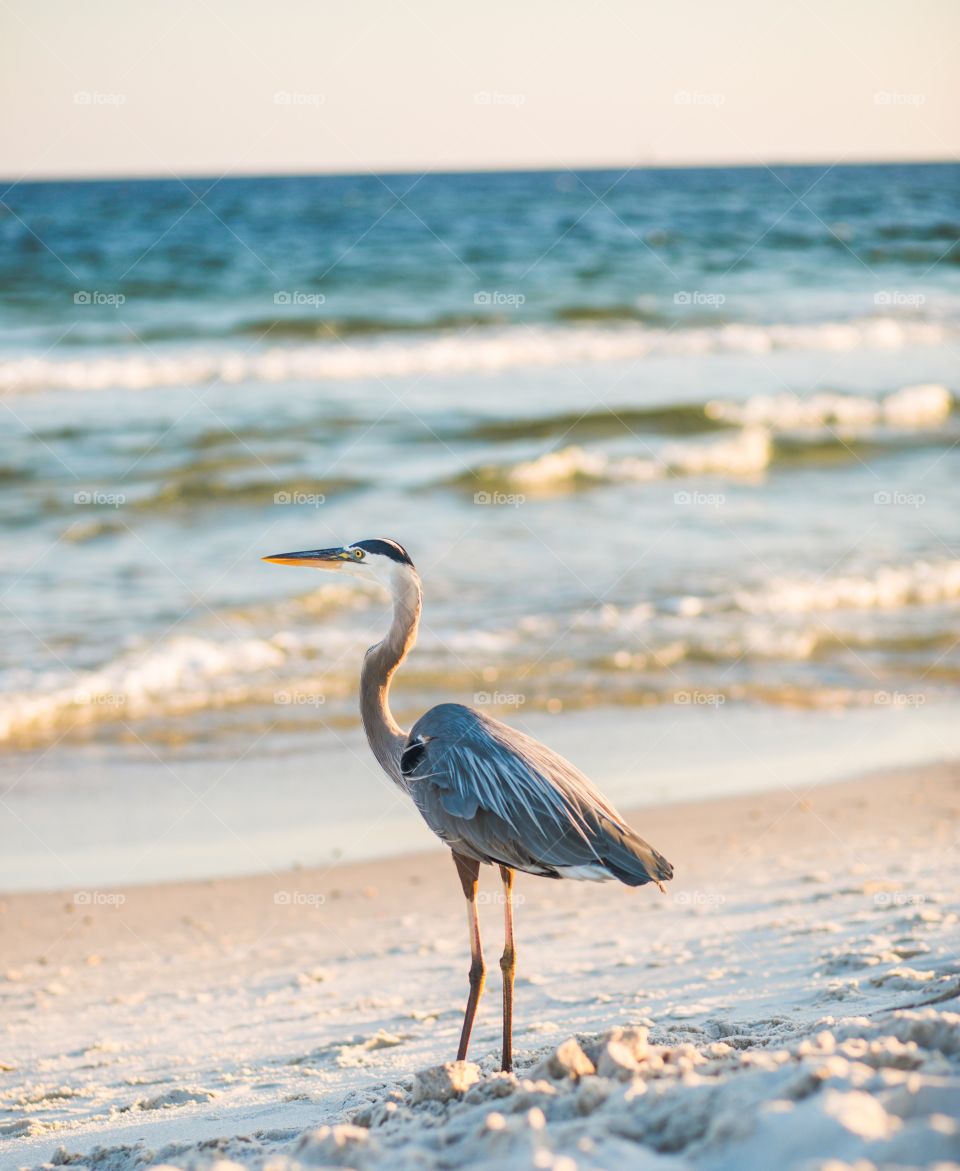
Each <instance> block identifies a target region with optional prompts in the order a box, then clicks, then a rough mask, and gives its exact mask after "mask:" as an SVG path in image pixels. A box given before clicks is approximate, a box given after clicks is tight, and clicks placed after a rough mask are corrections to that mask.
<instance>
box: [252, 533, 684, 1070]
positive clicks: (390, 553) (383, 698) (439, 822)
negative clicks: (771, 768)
mask: <svg viewBox="0 0 960 1171" xmlns="http://www.w3.org/2000/svg"><path fill="white" fill-rule="evenodd" d="M263 560H264V561H270V562H273V563H274V564H276V565H303V566H309V567H310V568H313V569H325V570H336V571H339V572H345V573H348V574H351V575H356V576H357V577H367V578H372V579H374V580H376V581H377V582H379V583H380V584H381V585H383V586H385V587H386V588H387V590H388V591H389V593H390V594H391V596H392V599H393V619H392V622H391V624H390V629H389V630H388V631H387V635H386V637H385V638H384V639H382V640H381V641H380V642H378V643H376V645H374V646H372V647H370V649H369V650H368V651H367V652H366V655H365V656H364V659H363V666H362V668H361V671H360V716H361V719H362V722H363V728H364V732H365V734H366V737H367V741H368V743H369V745H370V748H371V750H372V752H373V755H374V756H375V757H376V759H377V762H378V763H379V765H380V767H381V768H382V769H383V771H384V772H385V773H386V774H387V776H388V777H389V778H390V780H391V781H393V782H394V783H395V784H397V785H399V786H400V788H401V789H403V790H404V792H405V793H407V794H408V795H409V796H410V797H411V798H412V799H413V803H414V804H415V805H416V807H417V809H418V810H419V811H420V813H421V815H422V816H423V819H424V821H425V822H426V823H427V825H428V826H429V827H430V829H431V830H433V832H434V833H435V834H436V835H437V837H439V838H440V840H441V841H442V842H444V843H445V844H446V845H447V846H449V847H450V849H451V851H452V853H453V861H454V864H455V866H456V869H457V874H458V875H459V878H460V884H461V886H462V888H463V893H464V896H465V898H466V902H467V924H468V929H469V936H470V971H469V975H468V980H469V991H468V994H467V1005H466V1010H465V1012H464V1017H463V1027H462V1029H461V1032H460V1044H459V1047H458V1050H457V1060H458V1061H465V1060H466V1057H467V1050H468V1047H469V1044H470V1034H471V1032H472V1030H473V1023H474V1019H475V1017H476V1014H477V1005H478V1004H479V1002H480V997H481V995H482V993H483V987H484V981H485V977H486V967H485V965H484V960H483V950H482V947H481V942H480V919H479V914H478V909H477V892H478V886H479V877H480V867H481V866H483V865H488V866H496V867H497V868H498V869H499V871H500V879H501V882H502V883H503V905H504V948H503V954H502V955H501V957H500V969H501V972H502V976H503V1048H502V1052H501V1067H502V1069H503V1070H504V1071H506V1072H510V1070H511V1069H512V1068H513V985H514V975H515V973H516V964H517V959H516V956H517V953H516V945H515V942H514V933H513V883H514V874H515V872H516V871H518V870H519V871H522V872H524V873H526V874H533V875H537V876H539V877H542V878H558V879H559V878H570V879H580V880H585V881H594V882H604V881H607V880H610V879H615V880H618V881H620V882H622V883H624V884H625V885H627V886H631V887H635V886H643V885H644V884H645V883H648V882H652V883H655V884H656V885H657V886H658V887H659V888H660V890H661V891H662V890H663V889H664V888H663V885H662V884H663V883H664V882H666V881H667V880H669V879H670V878H672V877H673V867H672V866H671V865H670V863H669V862H668V861H667V860H666V858H664V857H663V855H662V854H660V853H658V852H657V851H656V850H655V849H654V848H653V847H652V846H651V845H649V844H648V843H647V842H645V841H644V840H643V838H641V837H640V836H639V835H638V834H637V833H636V832H635V831H634V830H633V829H631V828H630V826H629V825H628V824H627V823H626V821H624V819H623V818H622V817H621V815H620V814H619V813H618V812H617V810H616V809H615V808H614V807H613V805H612V804H611V803H610V802H609V801H608V800H607V799H606V798H605V797H604V796H603V795H602V794H601V793H600V792H599V790H598V789H597V788H596V787H595V786H594V785H593V784H592V783H591V782H590V781H589V780H588V779H587V778H586V777H585V776H584V775H583V773H581V772H580V771H579V770H578V769H576V768H575V767H574V766H573V765H572V764H570V763H569V762H568V761H566V760H564V758H563V757H562V756H559V755H557V753H555V752H553V751H551V750H550V749H549V748H547V747H546V746H545V745H543V744H541V743H539V741H537V740H534V739H533V738H532V737H530V736H527V735H525V734H524V733H522V732H518V731H516V730H515V729H513V728H511V727H509V726H508V725H507V724H503V723H501V722H500V721H499V720H496V719H493V718H492V717H490V716H488V715H485V714H484V713H483V712H479V711H476V710H475V709H474V708H470V707H465V706H464V705H462V704H459V703H441V704H438V705H437V706H436V707H433V708H431V709H430V710H429V711H428V712H427V713H426V714H425V715H423V716H421V717H420V719H419V720H417V722H416V723H415V724H414V725H413V727H412V728H411V729H410V730H409V731H404V730H403V729H402V728H401V727H400V725H399V724H398V723H397V721H396V720H395V719H394V717H393V714H392V712H391V711H390V702H389V697H390V683H391V680H392V679H393V676H394V674H395V673H396V671H397V668H398V667H399V666H400V664H401V663H402V662H403V660H404V659H405V658H406V657H407V655H408V654H409V652H410V650H411V649H412V647H413V645H414V643H415V641H416V637H417V630H418V628H419V625H420V613H421V609H422V605H423V593H422V590H421V585H420V577H419V575H418V573H417V571H416V568H415V567H414V564H413V561H412V560H411V558H410V555H409V554H408V553H407V551H406V549H404V547H403V546H402V545H400V544H399V543H398V542H397V541H393V540H390V539H388V538H376V539H373V540H364V541H356V542H355V543H354V544H352V545H346V546H342V547H339V548H333V549H305V550H302V551H300V552H297V553H277V554H274V555H273V556H270V557H264V558H263Z"/></svg>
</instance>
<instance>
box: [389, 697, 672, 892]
mask: <svg viewBox="0 0 960 1171" xmlns="http://www.w3.org/2000/svg"><path fill="white" fill-rule="evenodd" d="M401 767H402V769H403V773H404V777H405V779H406V781H407V783H408V785H409V787H410V793H411V795H412V797H413V799H414V801H415V802H416V804H417V806H418V808H419V809H420V812H421V813H422V814H423V817H424V819H425V820H426V822H427V824H428V825H429V826H430V827H431V829H433V831H434V832H435V833H436V834H437V835H438V836H439V837H440V838H441V839H442V840H444V841H445V842H447V843H448V844H449V845H450V846H451V847H452V848H453V849H455V850H457V851H458V852H460V853H463V854H466V855H467V856H469V857H473V858H476V859H478V860H479V861H483V862H494V863H498V864H500V865H505V866H511V867H514V868H516V869H520V870H528V871H530V872H532V873H534V874H544V875H549V876H551V877H561V876H562V875H563V874H564V873H565V872H566V873H567V874H568V876H570V877H580V878H583V877H592V878H596V877H608V878H618V879H620V881H622V882H626V883H628V885H631V886H635V885H640V884H641V883H644V882H650V881H654V882H659V881H660V880H661V879H667V878H670V877H671V876H672V874H673V870H672V867H671V866H670V864H669V863H668V862H667V861H666V859H664V858H663V857H662V856H661V855H660V854H658V853H657V852H656V850H654V849H653V848H652V847H651V846H649V845H648V844H647V843H646V842H644V841H643V839H642V838H640V837H638V836H637V834H635V833H634V831H633V830H632V829H631V828H630V827H629V826H628V825H627V824H626V822H625V821H624V820H623V818H622V817H621V816H620V814H619V813H617V811H616V810H615V809H614V808H613V806H612V805H610V804H609V802H608V801H607V800H606V799H605V798H604V797H603V796H602V795H601V794H600V793H599V792H598V791H597V789H596V788H594V786H593V785H592V784H591V783H590V781H589V780H588V779H587V778H586V777H585V776H584V775H583V774H582V773H581V772H579V771H578V770H577V769H575V768H574V767H573V765H571V764H570V763H569V762H568V761H566V760H564V759H563V757H561V756H558V755H557V754H556V753H554V752H551V751H550V749H548V748H546V747H545V746H544V745H542V744H540V743H539V742H538V741H536V740H533V739H532V738H531V737H529V736H524V735H523V734H522V733H521V732H517V731H515V730H514V729H512V728H510V727H508V726H507V725H506V724H502V723H500V722H499V721H498V720H493V719H491V718H490V717H489V716H485V715H482V714H481V713H480V712H477V711H474V710H473V709H472V708H468V707H463V706H462V705H460V704H441V705H439V706H438V707H435V708H432V709H431V710H430V711H429V712H427V713H426V715H425V716H423V717H422V718H421V719H420V720H419V721H418V722H417V723H416V725H415V726H414V728H413V730H412V731H411V733H410V737H409V739H408V741H407V746H406V748H405V750H404V753H403V761H402V765H401Z"/></svg>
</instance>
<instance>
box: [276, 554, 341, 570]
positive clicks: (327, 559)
mask: <svg viewBox="0 0 960 1171" xmlns="http://www.w3.org/2000/svg"><path fill="white" fill-rule="evenodd" d="M348 557H349V554H348V553H347V551H346V549H303V550H302V551H301V552H299V553H274V554H273V556H271V557H261V559H260V560H261V561H272V562H273V564H274V565H308V566H310V567H311V568H312V569H340V568H342V566H343V563H344V561H346V560H347V559H348Z"/></svg>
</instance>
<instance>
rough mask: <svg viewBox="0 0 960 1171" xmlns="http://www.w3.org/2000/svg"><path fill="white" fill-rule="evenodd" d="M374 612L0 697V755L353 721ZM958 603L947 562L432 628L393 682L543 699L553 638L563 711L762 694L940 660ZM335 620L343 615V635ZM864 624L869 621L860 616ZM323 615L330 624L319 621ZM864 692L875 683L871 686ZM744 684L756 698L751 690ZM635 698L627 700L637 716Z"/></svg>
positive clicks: (275, 628) (335, 591) (958, 579)
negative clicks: (691, 683)
mask: <svg viewBox="0 0 960 1171" xmlns="http://www.w3.org/2000/svg"><path fill="white" fill-rule="evenodd" d="M375 600H376V599H375V595H374V593H372V592H364V591H357V590H354V589H351V588H350V587H348V586H330V587H327V588H325V589H322V590H319V591H317V592H315V593H313V594H310V595H308V596H306V597H303V598H298V599H293V600H288V601H284V602H281V603H277V604H269V605H264V606H260V607H256V608H254V609H252V610H247V611H234V612H225V613H224V614H223V615H221V621H220V622H218V629H217V632H216V634H211V633H209V632H206V633H198V632H191V633H187V634H176V635H172V636H170V637H168V638H166V639H163V640H161V641H160V642H158V643H156V644H153V645H148V646H143V647H139V648H138V647H134V648H131V649H129V650H127V651H125V652H123V653H122V654H120V655H118V656H117V657H115V658H114V659H112V660H110V661H109V662H107V663H105V664H104V665H103V666H102V667H101V668H99V669H98V670H92V671H86V672H83V673H82V674H79V675H76V676H74V677H72V678H66V679H63V680H62V681H61V682H60V684H59V685H57V684H56V683H54V684H53V685H48V686H46V688H45V689H41V688H40V687H39V686H37V685H35V686H34V687H33V688H28V689H22V688H21V689H20V690H17V691H11V692H8V693H7V694H6V695H5V696H3V697H0V743H7V744H10V745H17V746H26V745H32V744H38V743H43V742H45V741H49V740H50V739H52V738H55V737H57V736H60V735H64V734H69V733H73V732H79V733H80V734H82V733H83V731H84V730H85V729H86V730H89V729H90V728H92V727H94V726H101V725H105V724H111V723H112V724H116V725H120V726H122V725H125V724H126V725H137V726H139V727H140V730H141V733H143V734H148V733H147V731H146V727H145V724H146V723H147V722H149V721H151V720H163V719H164V718H166V717H185V716H197V715H202V714H203V713H207V714H212V713H217V712H222V711H224V710H227V709H236V708H238V707H244V706H246V707H250V706H251V705H260V706H261V707H262V708H265V709H269V711H270V716H269V721H268V722H270V723H271V724H272V723H276V722H278V721H279V720H281V719H284V718H292V717H294V716H297V715H298V714H299V715H303V713H304V711H307V714H308V715H309V716H310V718H311V719H312V718H316V719H318V720H319V719H322V720H323V722H325V723H329V722H331V721H332V722H337V721H339V722H342V723H352V722H355V719H356V716H355V710H354V705H355V698H354V697H355V692H356V686H357V663H358V661H359V658H360V656H361V654H362V651H363V649H364V648H365V647H366V646H367V645H369V643H370V642H371V641H374V640H375V639H376V637H377V631H379V629H380V625H381V624H382V616H381V615H379V614H378V615H377V619H376V620H372V621H369V622H368V621H366V620H365V618H364V616H363V615H360V614H357V612H358V611H366V610H367V609H368V608H369V607H370V606H371V604H372V603H373V602H374V601H375ZM958 600H960V560H945V561H941V562H928V561H916V562H913V563H909V564H904V565H888V566H879V567H876V568H873V569H870V570H865V571H863V572H859V573H849V574H838V575H826V576H822V577H816V576H814V575H809V576H796V577H788V576H782V577H771V578H770V579H768V580H766V581H764V582H761V583H758V584H757V585H755V586H750V587H742V588H738V587H731V588H729V589H727V590H719V591H718V592H716V593H713V594H705V595H675V596H669V597H662V598H647V599H644V600H641V601H638V602H636V603H634V604H630V605H617V604H612V603H606V604H603V605H599V606H593V607H590V608H587V609H584V610H582V611H580V612H575V613H572V614H571V613H570V612H565V613H561V614H556V613H555V614H552V615H547V614H542V613H537V614H529V615H521V616H518V617H517V618H515V619H514V620H513V621H512V622H510V623H508V624H507V625H505V626H504V627H502V628H500V629H496V630H483V629H478V630H476V631H471V632H464V631H463V630H460V629H457V628H455V627H454V628H451V629H449V630H447V631H446V633H444V634H442V635H441V634H438V633H437V631H436V630H431V631H430V632H429V635H428V637H425V638H424V640H423V643H422V645H421V646H420V647H419V648H418V651H417V655H416V657H415V658H414V659H413V660H411V663H410V664H409V666H408V669H407V672H406V674H407V676H408V683H409V684H410V687H411V691H410V694H416V695H417V697H418V700H419V701H420V702H421V703H422V702H423V698H424V696H425V695H431V694H434V693H435V694H436V695H437V697H438V698H443V697H447V698H449V697H450V696H451V694H452V695H462V696H465V697H466V698H468V699H469V695H470V692H471V690H472V689H473V688H475V687H476V685H477V682H478V679H479V678H480V677H481V676H482V678H483V679H487V678H488V675H487V673H486V672H487V671H488V670H489V669H490V668H489V667H488V666H485V664H489V663H490V661H491V657H493V659H495V660H496V661H497V662H498V663H499V664H500V665H499V666H498V667H497V668H496V674H495V675H494V676H491V677H490V678H500V677H501V672H502V678H503V679H504V680H507V679H510V678H514V679H516V680H521V681H523V684H524V687H525V688H526V689H528V690H529V691H530V692H531V695H532V696H534V697H535V695H536V693H537V689H538V687H541V685H542V686H543V687H546V688H548V689H549V691H550V693H551V694H553V693H555V691H556V689H557V688H558V687H561V686H562V685H561V683H560V682H559V681H558V679H557V677H556V673H555V672H554V671H553V669H552V667H551V662H552V657H551V656H552V653H554V652H556V648H557V646H558V645H559V642H560V640H561V639H562V640H563V654H564V656H565V660H566V661H567V662H568V667H565V669H564V672H563V676H564V678H565V679H567V680H568V684H569V687H570V688H571V689H572V690H571V702H573V700H574V698H575V695H576V692H577V691H578V689H579V690H581V691H583V690H584V687H585V685H586V683H585V681H590V680H592V681H593V682H592V683H591V684H590V685H591V686H596V676H597V672H598V671H601V672H606V674H605V675H604V678H605V679H606V680H607V682H606V683H605V684H604V694H605V695H606V696H607V697H608V698H611V699H614V698H615V697H616V695H617V694H618V688H621V689H622V686H627V689H628V691H629V694H630V695H633V696H634V699H636V698H637V696H638V695H640V692H638V691H637V689H638V688H641V689H642V688H643V687H646V688H648V689H653V691H657V690H659V691H660V692H662V693H663V694H666V693H667V692H668V691H669V690H670V689H671V688H673V687H675V686H676V682H677V677H676V674H675V672H676V670H677V668H678V666H679V665H680V664H683V663H693V662H698V663H713V664H718V665H720V666H723V667H724V668H732V667H734V666H736V665H737V664H739V663H741V662H745V663H749V664H754V665H756V664H761V665H762V664H764V663H767V664H771V667H770V670H772V671H773V672H774V676H775V678H774V680H773V682H776V679H777V678H779V674H778V673H779V672H780V670H781V666H780V665H782V664H785V663H791V662H792V663H803V662H807V661H810V660H813V659H815V658H819V657H823V656H825V655H830V654H839V655H845V654H853V655H854V657H855V661H856V656H857V655H859V654H861V653H869V652H870V651H871V650H882V651H883V653H884V654H885V655H887V656H889V655H891V654H893V655H901V656H904V657H905V658H906V659H909V657H910V655H911V654H912V653H914V652H915V651H916V650H917V649H923V650H925V651H929V650H930V649H931V648H933V649H937V650H939V649H940V648H941V647H942V648H943V650H944V651H946V650H948V649H949V647H950V646H951V645H952V643H953V641H954V640H955V637H956V630H955V625H956V623H955V621H953V620H951V618H950V615H951V614H953V615H954V617H955V615H956V610H955V608H952V609H950V610H948V611H946V612H944V613H938V611H937V610H936V609H935V608H936V607H944V606H947V607H949V606H950V605H951V604H953V603H956V602H957V601H958ZM349 610H352V611H354V613H355V617H354V618H353V620H347V621H344V620H343V619H344V611H349ZM871 611H880V612H883V615H882V616H881V617H869V612H871ZM831 613H833V614H834V617H833V618H830V619H829V621H828V620H827V615H830V614H831ZM898 614H902V615H903V618H902V619H901V620H899V621H898V620H897V618H896V615H898ZM331 615H332V616H336V618H337V621H335V622H326V621H324V619H325V618H326V617H328V616H331ZM918 617H919V618H922V622H921V623H919V624H918V623H917V621H916V620H915V619H916V618H918ZM440 629H441V631H442V629H443V627H442V624H441V627H440ZM225 631H233V632H234V633H233V634H232V635H231V634H230V633H225ZM778 664H779V665H778ZM657 680H659V682H657ZM21 682H22V681H21ZM44 682H46V680H44ZM869 682H870V683H871V685H875V682H876V681H875V679H874V678H873V677H872V676H871V677H870V680H869ZM39 683H40V681H39V680H38V681H37V684H39ZM757 685H758V686H766V684H763V682H762V680H761V681H760V682H758V684H757ZM770 685H771V686H772V683H771V684H770ZM665 688H666V690H664V689H665ZM491 689H492V690H495V688H491ZM584 694H586V692H585V691H584ZM650 694H652V691H650V690H648V691H647V692H644V693H643V694H642V695H640V701H642V702H648V701H649V697H650ZM771 694H772V693H771ZM311 704H313V706H312V707H311V706H310V705H311ZM318 713H319V714H318ZM191 727H192V730H193V733H194V734H200V732H199V726H191V725H190V724H188V723H186V722H185V721H183V720H181V721H180V722H178V725H177V735H178V737H181V738H182V737H184V736H189V735H190V734H191ZM138 734H139V733H138Z"/></svg>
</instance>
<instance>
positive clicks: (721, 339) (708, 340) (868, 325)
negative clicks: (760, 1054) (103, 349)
mask: <svg viewBox="0 0 960 1171" xmlns="http://www.w3.org/2000/svg"><path fill="white" fill-rule="evenodd" d="M955 333H956V330H954V329H953V328H952V327H949V326H947V325H944V324H940V323H936V322H929V321H898V320H894V319H893V318H864V319H861V320H857V321H850V322H820V323H817V324H812V325H797V324H772V325H747V324H739V325H735V324H727V325H722V326H719V327H711V328H696V329H659V328H649V327H645V326H636V325H632V326H616V327H614V326H607V327H586V326H576V327H574V326H567V327H549V326H529V327H527V326H524V327H514V328H512V329H505V330H486V331H478V332H474V333H469V334H462V333H445V334H439V335H434V336H431V337H428V338H418V339H416V340H413V341H395V340H392V341H382V340H377V341H365V342H362V343H360V342H354V341H346V340H342V341H324V342H315V343H313V344H311V345H305V346H287V347H271V348H269V349H238V350H222V349H221V350H207V349H195V350H183V351H178V352H175V353H170V354H157V353H155V352H154V351H147V350H138V351H133V352H126V353H123V354H119V355H101V356H98V357H84V358H73V359H70V358H60V357H47V356H44V357H23V358H15V359H8V360H6V361H3V362H0V389H2V390H6V391H25V390H40V389H45V388H56V389H65V390H103V389H107V388H121V389H129V390H141V389H146V388H149V387H158V386H178V385H185V386H193V385H196V384H198V383H207V382H211V381H221V382H228V383H234V382H289V381H313V380H318V379H320V380H323V379H327V380H342V379H359V378H388V377H391V378H400V377H407V376H416V375H422V374H448V373H457V372H464V373H466V372H471V371H477V372H492V371H498V370H506V369H514V368H519V367H526V366H562V365H571V364H580V363H594V362H612V361H622V360H629V359H635V358H639V357H643V356H645V355H648V354H650V355H657V354H663V355H688V354H689V355H698V354H709V353H716V352H734V353H759V354H762V353H769V352H770V351H772V350H777V349H801V350H839V351H843V350H855V349H860V348H867V349H899V348H901V347H903V346H907V345H931V344H936V343H938V342H943V341H945V340H948V339H949V338H951V337H953V336H954V335H955Z"/></svg>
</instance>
